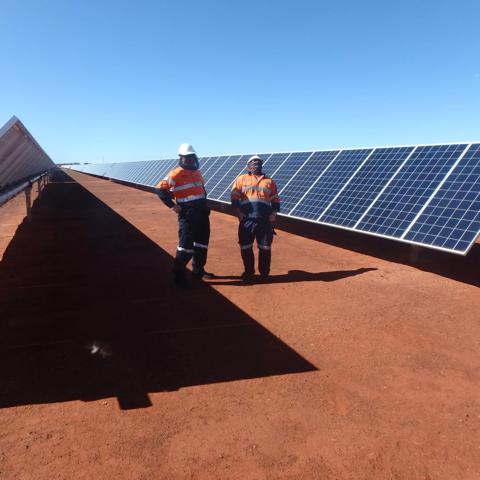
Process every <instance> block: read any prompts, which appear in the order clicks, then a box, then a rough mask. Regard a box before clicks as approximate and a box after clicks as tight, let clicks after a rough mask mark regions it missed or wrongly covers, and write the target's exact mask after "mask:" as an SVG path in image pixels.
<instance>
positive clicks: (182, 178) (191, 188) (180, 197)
mask: <svg viewBox="0 0 480 480" xmlns="http://www.w3.org/2000/svg"><path fill="white" fill-rule="evenodd" d="M204 185H205V180H204V179H203V177H202V174H201V173H200V170H187V169H185V168H182V167H177V168H175V169H173V170H172V171H170V172H169V173H168V175H167V176H166V177H165V178H164V179H163V180H161V181H160V182H159V183H158V185H157V187H156V188H157V193H158V196H159V197H160V198H161V199H162V200H163V202H164V203H165V204H166V205H167V206H169V207H173V205H174V203H173V201H172V200H173V199H175V201H176V202H177V204H179V205H181V206H195V205H198V204H204V203H205V202H206V198H207V195H206V192H205V187H204Z"/></svg>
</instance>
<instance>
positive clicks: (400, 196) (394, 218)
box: [356, 145, 466, 238]
mask: <svg viewBox="0 0 480 480" xmlns="http://www.w3.org/2000/svg"><path fill="white" fill-rule="evenodd" d="M465 147H466V145H434V146H426V147H418V148H417V149H416V150H415V152H414V153H413V155H412V156H411V158H410V160H409V161H408V162H407V163H406V165H405V166H404V167H403V168H402V170H401V171H400V172H399V173H398V175H397V176H396V177H395V178H394V179H393V181H392V182H391V183H390V185H389V186H388V188H387V189H386V190H385V192H384V193H383V194H382V195H381V196H380V198H379V199H378V200H377V201H376V202H375V204H374V205H373V207H372V208H371V209H370V210H369V211H368V213H367V214H366V215H365V217H364V218H363V220H362V221H361V222H360V223H359V224H358V225H357V227H356V228H357V229H359V230H362V231H365V232H373V233H377V234H382V235H385V236H389V237H394V238H400V237H401V236H402V235H403V233H404V232H405V230H406V229H407V228H408V226H409V225H410V223H411V222H412V221H413V219H414V218H415V216H416V215H417V213H418V212H419V211H420V209H421V208H422V207H423V205H424V204H425V202H426V201H427V200H428V199H429V198H430V196H431V195H432V193H433V192H434V191H435V189H436V188H437V187H438V186H439V184H440V182H441V181H442V180H443V179H444V178H445V176H446V175H447V173H448V171H449V170H450V168H451V167H452V166H453V165H454V163H455V161H456V160H457V159H458V158H459V157H460V155H461V154H462V152H463V151H464V150H465Z"/></svg>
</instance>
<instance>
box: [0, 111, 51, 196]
mask: <svg viewBox="0 0 480 480" xmlns="http://www.w3.org/2000/svg"><path fill="white" fill-rule="evenodd" d="M54 166H55V164H54V163H53V162H52V160H51V159H50V157H49V156H48V155H47V154H46V153H45V152H44V151H43V149H42V147H40V145H39V144H38V143H37V141H36V140H35V139H34V138H33V137H32V135H31V134H30V132H29V131H28V130H27V129H26V127H25V125H23V123H22V122H21V121H20V120H19V119H18V118H17V117H12V118H11V119H10V120H9V121H8V122H7V123H6V124H5V125H3V126H2V127H1V128H0V192H1V191H5V190H8V189H10V188H12V187H14V186H15V185H17V184H18V182H21V181H25V180H28V179H29V178H32V177H35V176H36V175H39V174H40V173H43V172H45V171H47V170H49V169H51V168H53V167H54Z"/></svg>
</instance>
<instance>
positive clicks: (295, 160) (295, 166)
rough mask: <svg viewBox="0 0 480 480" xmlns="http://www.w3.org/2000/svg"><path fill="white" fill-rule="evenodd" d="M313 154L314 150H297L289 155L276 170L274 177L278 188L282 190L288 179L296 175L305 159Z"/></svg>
mask: <svg viewBox="0 0 480 480" xmlns="http://www.w3.org/2000/svg"><path fill="white" fill-rule="evenodd" d="M312 155H313V152H295V153H292V154H291V155H289V156H288V157H287V159H286V160H285V161H284V162H283V163H282V164H281V165H280V167H279V168H277V169H276V170H275V172H273V174H272V178H273V179H274V180H275V183H276V184H277V189H278V191H279V192H280V191H281V190H282V188H283V187H285V185H286V184H287V183H288V181H289V180H290V179H291V178H292V176H293V175H295V173H296V172H298V170H299V169H300V167H301V166H302V165H303V164H304V163H305V161H306V160H307V159H308V158H309V157H311V156H312Z"/></svg>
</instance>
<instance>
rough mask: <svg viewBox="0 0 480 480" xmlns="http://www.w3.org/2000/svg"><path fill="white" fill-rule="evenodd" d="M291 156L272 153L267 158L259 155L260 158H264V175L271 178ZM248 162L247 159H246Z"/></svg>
mask: <svg viewBox="0 0 480 480" xmlns="http://www.w3.org/2000/svg"><path fill="white" fill-rule="evenodd" d="M290 155H291V153H272V154H271V155H269V156H268V157H267V156H266V155H265V156H264V155H260V157H265V158H266V160H264V162H263V167H262V169H263V171H264V173H265V174H266V175H267V176H269V177H271V176H272V175H273V174H274V173H275V172H276V171H277V169H278V167H280V165H282V163H283V162H284V161H285V160H286V159H287V158H288V157H289V156H290ZM247 160H248V159H247Z"/></svg>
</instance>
